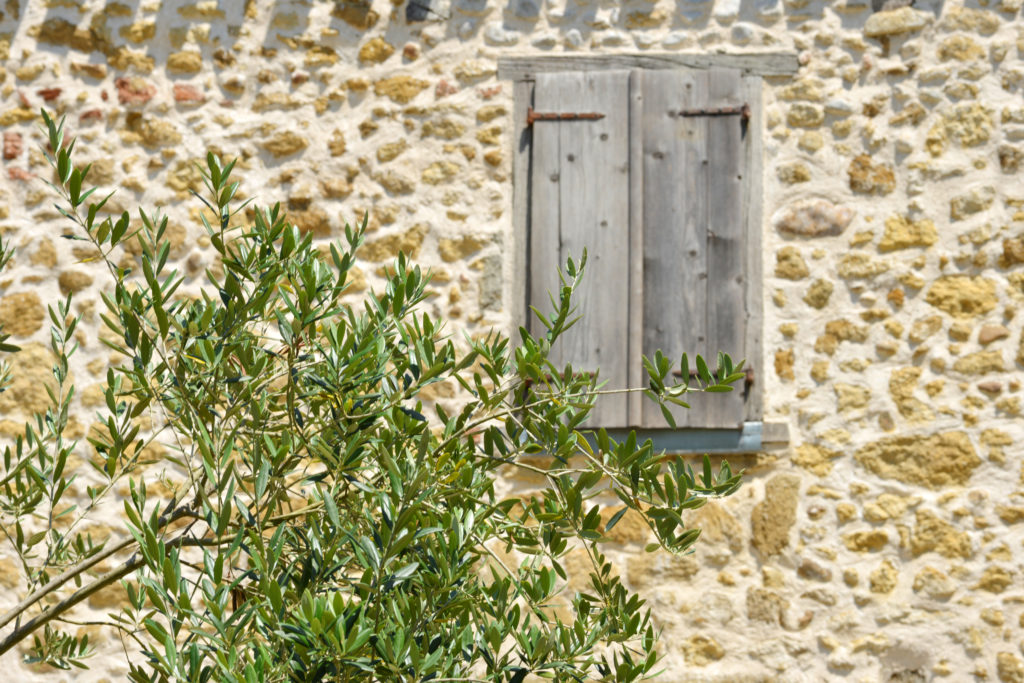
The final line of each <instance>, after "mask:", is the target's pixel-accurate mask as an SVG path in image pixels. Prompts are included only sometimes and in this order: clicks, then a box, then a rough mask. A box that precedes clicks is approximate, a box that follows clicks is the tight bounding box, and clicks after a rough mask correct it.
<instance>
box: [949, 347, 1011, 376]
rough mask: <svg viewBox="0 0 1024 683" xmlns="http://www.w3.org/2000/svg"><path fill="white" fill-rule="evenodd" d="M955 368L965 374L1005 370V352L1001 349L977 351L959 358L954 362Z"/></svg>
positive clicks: (981, 373) (983, 373) (982, 373)
mask: <svg viewBox="0 0 1024 683" xmlns="http://www.w3.org/2000/svg"><path fill="white" fill-rule="evenodd" d="M953 370H955V371H956V372H959V373H962V374H964V375H985V374H988V373H990V372H1003V371H1004V370H1005V367H1004V365H1003V354H1002V352H1001V351H977V352H975V353H972V354H970V355H967V356H964V357H963V358H958V359H957V361H956V362H955V363H953Z"/></svg>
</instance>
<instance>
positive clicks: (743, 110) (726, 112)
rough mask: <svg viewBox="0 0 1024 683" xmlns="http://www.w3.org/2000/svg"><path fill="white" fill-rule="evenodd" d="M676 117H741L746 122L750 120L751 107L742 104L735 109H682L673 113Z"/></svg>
mask: <svg viewBox="0 0 1024 683" xmlns="http://www.w3.org/2000/svg"><path fill="white" fill-rule="evenodd" d="M673 113H674V114H675V115H676V116H687V117H689V116H739V117H740V118H741V119H743V120H744V121H749V120H750V105H749V104H741V105H737V106H735V107H719V108H717V109H680V110H679V111H677V112H673Z"/></svg>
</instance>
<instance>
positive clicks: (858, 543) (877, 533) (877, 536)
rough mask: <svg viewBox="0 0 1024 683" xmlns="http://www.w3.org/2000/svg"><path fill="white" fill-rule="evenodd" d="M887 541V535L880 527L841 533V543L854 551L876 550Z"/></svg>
mask: <svg viewBox="0 0 1024 683" xmlns="http://www.w3.org/2000/svg"><path fill="white" fill-rule="evenodd" d="M888 542H889V535H888V534H886V533H885V532H884V531H883V530H881V529H866V530H862V531H852V532H850V533H848V534H844V535H843V545H845V546H846V548H847V550H852V551H853V552H856V553H866V552H878V551H879V550H881V549H882V548H884V547H885V545H886V544H887V543H888Z"/></svg>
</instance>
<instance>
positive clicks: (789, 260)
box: [775, 247, 810, 280]
mask: <svg viewBox="0 0 1024 683" xmlns="http://www.w3.org/2000/svg"><path fill="white" fill-rule="evenodd" d="M775 261H776V263H775V277H781V278H785V279H787V280H802V279H803V278H805V277H807V276H808V275H809V274H810V271H809V270H807V263H806V261H804V259H803V257H802V256H801V255H800V250H799V249H797V248H796V247H783V248H782V249H779V251H778V253H777V254H775Z"/></svg>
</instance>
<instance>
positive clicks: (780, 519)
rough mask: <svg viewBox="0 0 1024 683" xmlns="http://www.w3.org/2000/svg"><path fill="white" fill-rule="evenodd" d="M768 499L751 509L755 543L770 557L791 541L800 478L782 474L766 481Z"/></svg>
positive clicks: (762, 553) (765, 497)
mask: <svg viewBox="0 0 1024 683" xmlns="http://www.w3.org/2000/svg"><path fill="white" fill-rule="evenodd" d="M764 489H765V493H764V500H762V501H761V502H760V503H758V504H757V505H755V506H754V510H753V512H752V513H751V530H752V535H751V543H752V544H753V546H754V548H756V549H757V550H758V552H760V553H761V555H763V556H765V557H768V556H771V555H775V554H777V553H779V552H781V551H782V550H783V549H784V548H785V547H786V546H788V545H789V531H790V529H791V528H792V526H793V524H794V523H795V522H796V503H797V499H798V497H799V492H800V478H799V477H797V476H795V475H792V474H779V475H776V476H775V477H773V478H771V479H769V480H768V482H767V483H766V484H765V487H764Z"/></svg>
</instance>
